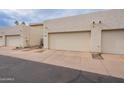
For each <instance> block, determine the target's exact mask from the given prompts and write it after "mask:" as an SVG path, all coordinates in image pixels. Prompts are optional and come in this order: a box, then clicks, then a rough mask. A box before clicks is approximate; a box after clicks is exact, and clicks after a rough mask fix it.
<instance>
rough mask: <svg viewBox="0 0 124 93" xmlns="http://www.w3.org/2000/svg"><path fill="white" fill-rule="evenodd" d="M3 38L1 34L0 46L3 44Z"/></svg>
mask: <svg viewBox="0 0 124 93" xmlns="http://www.w3.org/2000/svg"><path fill="white" fill-rule="evenodd" d="M3 44H4V43H3V38H2V36H0V46H3Z"/></svg>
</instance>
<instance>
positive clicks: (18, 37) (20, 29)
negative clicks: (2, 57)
mask: <svg viewBox="0 0 124 93" xmlns="http://www.w3.org/2000/svg"><path fill="white" fill-rule="evenodd" d="M39 25H40V28H39ZM42 27H43V24H35V26H34V24H31V25H29V26H26V25H17V26H13V27H8V28H0V46H13V47H31V46H38V45H40V40H41V38H43V37H42Z"/></svg>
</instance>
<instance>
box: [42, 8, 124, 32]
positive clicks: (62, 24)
mask: <svg viewBox="0 0 124 93" xmlns="http://www.w3.org/2000/svg"><path fill="white" fill-rule="evenodd" d="M123 20H124V10H123V9H121V10H104V11H101V12H95V13H90V14H82V15H78V16H69V17H64V18H60V19H53V20H48V21H45V22H44V25H45V28H46V30H47V31H48V32H58V31H60V32H61V31H64V32H65V31H80V30H81V31H82V30H84V31H85V30H91V28H92V26H93V24H92V23H93V21H94V22H95V23H96V24H98V23H99V21H101V22H102V24H101V27H102V29H116V28H124V21H123Z"/></svg>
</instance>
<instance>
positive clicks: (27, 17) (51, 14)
mask: <svg viewBox="0 0 124 93" xmlns="http://www.w3.org/2000/svg"><path fill="white" fill-rule="evenodd" d="M94 11H100V10H92V9H71V10H70V9H64V10H63V9H20V10H19V9H17V10H16V9H13V10H6V9H4V10H0V14H4V15H6V16H9V17H10V18H9V19H4V20H5V21H7V20H8V24H11V22H13V21H15V20H18V21H21V22H22V21H25V22H27V23H37V22H42V21H44V20H47V19H53V18H58V17H65V16H72V15H78V14H85V13H90V12H94Z"/></svg>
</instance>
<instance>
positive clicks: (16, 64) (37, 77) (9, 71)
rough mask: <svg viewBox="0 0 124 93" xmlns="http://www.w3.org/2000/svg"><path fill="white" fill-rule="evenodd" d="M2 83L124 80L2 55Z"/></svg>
mask: <svg viewBox="0 0 124 93" xmlns="http://www.w3.org/2000/svg"><path fill="white" fill-rule="evenodd" d="M0 82H1V83H2V82H3V83H66V82H68V83H116V82H120V83H123V82H124V79H121V78H115V77H111V76H105V75H100V74H96V73H91V72H86V71H79V70H75V69H71V68H66V67H60V66H55V65H49V64H44V63H38V62H33V61H28V60H23V59H19V58H14V57H9V56H2V55H0Z"/></svg>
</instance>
